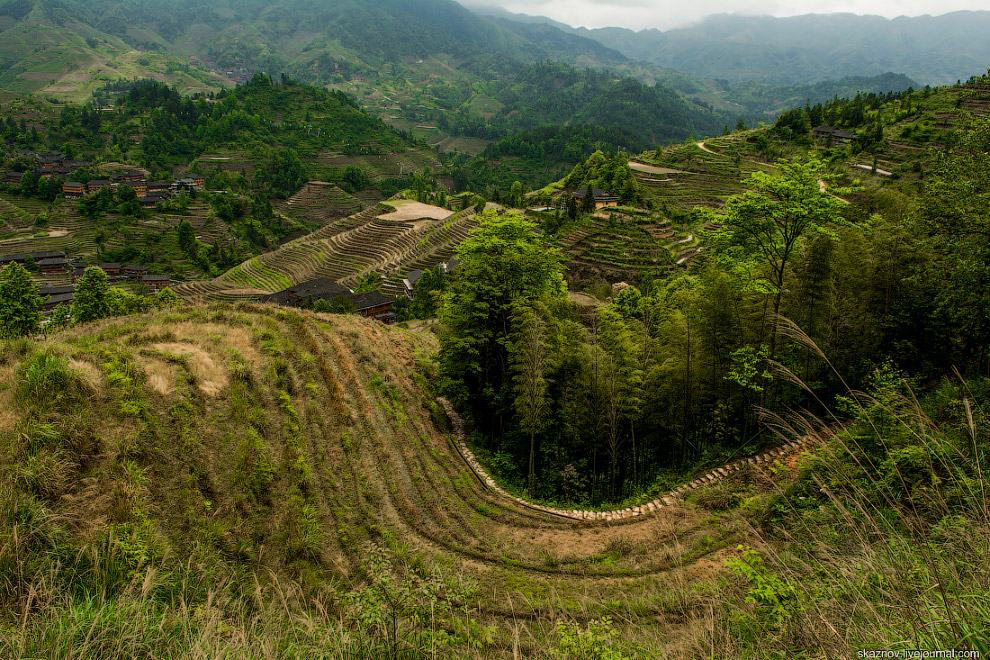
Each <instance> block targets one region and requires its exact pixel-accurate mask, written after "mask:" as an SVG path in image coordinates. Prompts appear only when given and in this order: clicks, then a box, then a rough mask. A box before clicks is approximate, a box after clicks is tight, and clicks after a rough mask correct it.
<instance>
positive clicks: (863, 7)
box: [458, 0, 990, 30]
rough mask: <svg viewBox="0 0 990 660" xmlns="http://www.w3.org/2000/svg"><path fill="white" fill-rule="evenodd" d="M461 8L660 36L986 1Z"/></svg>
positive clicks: (487, 1) (641, 2)
mask: <svg viewBox="0 0 990 660" xmlns="http://www.w3.org/2000/svg"><path fill="white" fill-rule="evenodd" d="M458 1H459V2H460V3H461V4H462V5H464V6H466V7H472V6H475V7H476V6H488V7H491V6H493V5H494V6H501V7H504V8H505V9H507V10H509V11H511V12H516V13H519V14H529V15H532V16H548V17H550V18H552V19H554V20H557V21H560V22H561V23H566V24H568V25H573V26H585V27H606V26H615V27H626V28H632V29H634V30H639V29H643V28H660V29H661V30H665V29H668V28H672V27H677V26H680V25H686V24H689V23H693V22H696V21H698V20H700V19H701V18H704V17H705V16H709V15H711V14H721V13H742V14H749V15H761V14H762V15H765V14H771V15H774V16H797V15H800V14H830V13H836V12H852V13H854V14H877V15H880V16H887V17H890V18H893V17H895V16H921V15H922V14H932V15H938V14H945V13H948V12H952V11H958V10H961V9H982V10H985V9H988V8H990V7H988V3H987V0H788V1H787V2H784V1H783V0H747V1H746V2H743V1H741V0H695V1H694V2H692V1H691V0H458Z"/></svg>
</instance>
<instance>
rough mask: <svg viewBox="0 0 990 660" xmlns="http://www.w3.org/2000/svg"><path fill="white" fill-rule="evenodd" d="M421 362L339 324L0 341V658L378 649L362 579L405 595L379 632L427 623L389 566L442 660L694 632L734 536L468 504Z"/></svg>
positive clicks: (141, 323)
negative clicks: (588, 628) (561, 622)
mask: <svg viewBox="0 0 990 660" xmlns="http://www.w3.org/2000/svg"><path fill="white" fill-rule="evenodd" d="M434 348H435V347H434V343H433V340H432V339H429V338H426V337H423V336H419V335H415V334H411V333H409V332H407V331H402V330H398V329H387V328H384V327H382V326H381V325H379V324H377V323H374V322H366V321H364V320H363V319H359V318H356V317H337V316H322V315H318V316H317V315H312V314H308V313H302V314H297V313H294V312H285V311H281V310H278V309H275V308H262V307H244V306H242V307H237V308H231V307H212V308H198V309H192V310H189V311H182V312H172V313H159V314H156V315H154V316H145V317H131V318H127V319H118V320H112V321H107V322H103V323H99V324H93V325H88V326H84V327H80V328H77V329H74V330H71V331H69V332H67V333H63V334H61V335H59V336H57V337H56V338H54V339H53V340H51V341H48V342H41V343H37V344H32V343H30V342H27V343H21V344H18V345H11V346H8V347H6V349H5V350H4V352H3V353H2V362H0V374H2V375H3V379H2V381H3V383H5V385H4V387H3V389H2V390H0V401H2V403H3V406H2V409H3V410H4V414H3V415H2V416H0V438H2V444H0V460H2V464H3V466H4V469H3V471H2V472H0V474H3V477H2V479H3V489H2V490H0V510H2V512H3V515H2V516H0V520H2V521H3V522H2V523H0V538H3V541H4V542H3V546H2V547H3V548H4V551H3V552H2V553H0V574H6V575H12V574H13V573H11V571H15V570H16V575H17V576H18V577H17V579H15V580H9V581H8V580H4V581H2V582H0V602H2V603H3V610H2V611H3V612H14V611H18V610H19V608H20V607H21V606H23V604H24V602H25V600H24V599H25V598H27V599H30V601H31V602H33V607H32V608H31V614H29V615H27V616H26V618H24V620H23V621H21V619H20V618H19V619H18V624H17V626H16V627H17V629H18V630H19V631H20V632H19V633H18V639H21V640H23V644H24V645H23V646H22V647H21V649H22V650H21V651H14V654H13V656H12V657H30V654H31V653H32V652H35V651H41V650H44V651H45V652H46V653H51V652H53V651H55V650H57V651H59V652H63V651H65V652H67V651H68V650H69V646H71V645H73V644H74V645H75V646H76V649H77V650H81V652H83V653H84V654H85V653H90V654H94V653H98V652H102V653H104V654H109V655H110V656H114V654H115V653H120V654H126V653H128V651H126V649H127V648H132V647H131V646H130V645H132V644H141V645H142V648H151V649H154V652H155V654H156V655H158V656H172V655H174V654H180V651H182V650H185V651H186V652H189V653H192V647H193V646H195V645H199V648H203V647H205V648H217V649H219V648H220V646H218V645H223V648H226V649H228V650H229V649H230V648H241V649H244V650H245V652H247V650H248V649H251V648H254V646H253V645H254V644H256V643H260V641H261V640H264V641H265V643H267V644H270V645H274V647H269V648H270V649H271V648H275V649H277V650H276V655H277V656H278V657H301V655H305V650H306V649H307V648H308V649H312V650H317V649H320V650H325V649H331V648H341V647H342V648H345V649H349V650H351V651H352V652H359V651H360V647H356V646H355V645H356V644H357V643H358V642H359V641H360V640H362V639H365V640H368V639H370V641H369V642H368V643H369V644H371V643H379V642H380V643H382V644H383V645H387V644H388V643H389V642H390V641H391V640H392V638H391V637H388V636H386V637H385V638H384V639H379V638H376V637H375V635H376V631H378V630H379V629H378V628H377V625H376V624H375V623H374V621H373V620H363V619H362V618H361V615H360V613H361V612H367V611H369V610H365V609H362V608H363V607H364V605H363V603H366V601H365V600H363V599H366V598H371V596H369V595H368V592H367V590H366V589H367V588H366V585H368V584H369V581H370V583H371V585H372V587H374V585H375V584H380V582H379V581H380V580H388V579H395V580H396V581H397V583H398V584H399V585H400V586H397V588H398V589H400V590H402V589H408V591H406V592H405V593H407V595H408V599H407V600H404V601H403V603H405V604H404V605H402V607H401V608H399V609H396V610H390V609H389V608H390V607H394V604H393V605H392V606H389V605H384V604H383V605H382V607H385V608H386V611H395V612H396V613H397V616H398V617H399V623H398V625H399V629H400V631H408V630H409V629H410V626H411V625H413V624H412V617H413V616H414V615H416V613H417V612H420V613H421V612H422V610H421V609H416V608H417V607H420V602H421V599H422V598H426V597H427V595H428V594H427V595H424V594H425V592H424V591H423V590H422V588H421V587H419V586H417V585H418V584H419V583H417V582H405V581H402V582H398V581H399V580H400V578H401V575H395V576H394V577H393V576H392V574H391V573H390V571H389V570H387V569H392V568H395V569H396V571H397V572H398V571H399V568H398V567H399V566H400V565H402V566H408V570H409V571H410V573H409V574H408V575H407V577H411V575H418V576H420V578H421V579H422V580H425V581H426V582H427V584H434V585H435V587H434V588H433V589H432V590H430V591H429V594H432V595H431V596H429V598H430V600H429V602H428V603H426V612H427V617H426V619H425V620H423V619H420V621H421V622H422V623H421V625H420V626H419V627H416V626H413V627H414V629H416V630H419V631H422V630H423V629H424V627H425V629H426V630H427V631H428V630H430V623H429V622H430V621H431V620H432V621H434V625H436V626H439V627H441V628H445V629H447V631H448V632H447V633H446V635H445V636H444V637H443V639H435V640H434V642H433V643H434V644H437V645H439V646H437V647H436V648H440V649H443V648H447V651H445V652H444V655H445V657H454V656H455V655H456V656H458V657H479V656H478V653H479V652H480V649H484V654H485V656H486V657H506V658H508V657H513V649H514V648H515V650H516V651H515V652H516V653H519V652H520V649H521V652H522V653H523V654H525V655H526V657H534V656H535V655H536V654H537V653H538V652H539V651H540V650H541V649H543V648H545V647H546V646H547V645H548V644H549V643H550V641H549V640H552V637H553V634H552V624H551V625H550V627H549V628H548V627H546V626H545V623H546V622H547V621H550V620H549V619H545V620H544V619H543V617H545V616H546V615H548V613H550V612H558V613H560V614H563V615H566V616H569V617H570V616H573V617H576V618H577V620H579V621H584V620H587V619H588V618H589V617H598V616H601V615H604V614H608V613H614V614H618V615H620V616H621V617H622V618H621V620H619V619H618V618H617V620H616V626H618V627H619V628H621V629H622V630H623V631H624V632H625V635H626V636H625V637H624V638H623V640H624V641H623V644H624V645H626V644H630V645H632V644H635V645H640V644H645V645H647V646H649V647H651V648H652V645H654V644H656V643H658V641H659V640H660V639H662V637H663V632H662V631H663V630H664V628H665V626H667V625H671V624H673V623H675V622H678V621H685V620H686V619H685V617H687V619H690V618H693V617H694V616H696V615H701V614H702V613H703V612H702V609H703V608H702V606H701V601H700V600H699V599H697V598H696V597H694V596H689V595H687V594H681V595H677V594H679V593H681V592H680V591H679V590H680V589H681V588H683V587H685V586H686V585H688V584H690V583H691V582H692V581H693V580H695V579H696V578H698V577H704V576H706V575H709V574H710V573H711V572H712V571H713V570H717V568H716V567H717V566H718V565H719V564H718V562H717V560H714V559H713V555H715V556H717V555H719V554H721V553H723V547H724V546H725V545H726V544H727V543H729V542H730V541H731V540H732V539H733V536H734V535H733V534H732V533H731V532H728V533H724V534H723V533H722V532H720V531H717V530H714V529H712V528H710V527H708V526H707V523H706V522H704V519H703V517H702V516H701V515H700V514H699V513H698V512H696V511H694V510H693V509H691V508H684V507H681V506H671V507H664V508H663V509H662V510H661V511H660V512H658V513H656V514H654V515H650V516H640V517H636V518H630V519H627V520H624V521H622V522H621V523H615V522H610V523H608V526H606V524H605V523H604V521H603V522H602V523H600V524H599V523H593V522H579V521H575V520H570V519H565V518H561V517H560V516H555V515H552V514H548V513H543V512H540V511H535V510H533V509H531V508H528V507H525V506H522V505H521V504H518V503H515V502H513V501H512V500H509V499H507V498H505V497H503V496H501V495H499V494H498V493H496V492H494V491H492V490H489V489H487V488H486V487H485V486H484V485H483V483H482V482H481V481H480V480H478V479H476V478H475V477H474V476H473V475H472V472H471V471H470V469H469V468H468V466H467V465H466V464H465V463H464V461H463V459H462V458H461V456H460V455H459V453H458V451H457V449H456V445H454V444H452V443H451V442H449V440H448V438H447V437H445V435H444V432H443V430H444V424H445V423H446V422H445V421H444V420H445V417H444V415H443V413H442V412H441V411H440V409H439V407H438V406H437V404H436V403H435V402H434V401H433V399H432V397H431V396H430V395H429V394H428V393H427V392H426V391H425V390H424V389H423V385H424V384H425V382H426V381H427V380H429V378H430V377H431V374H430V373H429V372H428V371H427V372H425V373H424V372H422V371H420V368H419V367H418V366H417V364H418V362H419V359H420V357H421V356H426V355H429V354H430V353H432V352H433V350H434ZM675 528H676V530H677V531H676V535H673V530H674V529H675ZM647 549H649V550H647ZM382 553H385V554H384V556H385V557H386V559H384V560H383V559H382V557H383V555H382ZM383 562H384V563H385V564H387V566H384V565H383ZM15 567H16V568H15ZM369 572H370V574H369ZM140 585H143V586H140ZM29 594H31V595H29ZM252 594H253V595H252ZM280 594H281V595H280ZM283 598H285V599H287V600H283ZM367 606H368V607H371V608H372V610H373V609H374V606H373V605H371V604H367ZM431 606H432V607H433V615H432V616H433V617H435V618H432V619H431V615H430V607H431ZM451 608H454V611H455V612H461V613H462V614H456V615H453V616H448V615H449V614H450V612H451ZM114 612H116V613H117V614H116V615H115V614H113V613H114ZM280 612H281V614H279V613H280ZM320 612H322V614H321V613H320ZM463 614H467V619H466V620H462V621H461V622H460V623H458V617H461V618H462V619H463ZM160 615H164V616H166V617H167V618H168V619H169V621H170V623H169V624H168V625H167V626H166V627H165V628H164V629H160V628H158V627H157V626H156V624H154V623H153V621H154V620H155V617H156V616H160ZM4 616H6V615H4ZM108 617H110V618H113V617H118V618H116V619H114V621H115V622H114V623H111V620H110V619H108ZM245 617H247V618H245ZM300 617H301V618H300ZM338 617H340V618H338ZM158 620H159V622H160V621H161V619H160V618H159V619H158ZM249 620H253V621H254V623H248V621H249ZM307 621H308V622H309V623H307ZM334 621H336V623H335V622H334ZM125 622H126V623H125ZM7 623H8V622H7V621H6V620H4V621H3V625H4V626H6V625H7ZM22 624H23V625H22ZM314 625H315V626H316V627H313V626H314ZM352 625H354V626H356V627H353V628H349V627H350V626H352ZM217 626H219V628H217ZM272 626H273V627H274V628H273V627H272ZM90 627H95V628H96V629H98V630H99V631H100V632H99V633H98V634H95V635H94V636H92V637H86V635H85V634H83V636H82V637H79V638H75V637H74V635H75V634H76V633H77V632H79V631H82V630H85V629H87V628H90ZM513 629H515V631H516V632H515V633H513ZM183 630H184V632H181V631H183ZM211 630H212V631H213V632H211ZM278 630H281V631H282V633H279V632H278ZM348 630H349V632H347V633H346V635H345V631H348ZM285 633H288V635H289V636H288V637H286V636H285ZM520 633H521V637H520ZM290 638H291V640H292V641H291V642H290ZM4 639H5V640H12V639H13V638H10V637H7V636H6V635H5V636H4ZM73 639H75V642H73V641H72V640H73ZM404 639H405V640H406V641H407V642H408V640H409V639H413V638H411V637H404ZM18 643H19V642H18ZM290 643H291V644H292V646H288V645H289V644H290ZM403 643H404V644H405V643H406V642H403ZM409 643H412V642H409ZM4 644H6V641H4V642H0V650H4ZM283 645H285V646H283ZM376 648H377V647H376ZM100 649H102V650H100ZM7 650H11V649H9V648H8V649H7ZM324 652H326V651H324ZM25 653H27V654H28V655H27V656H25V655H24V654H25ZM365 653H368V654H370V651H368V650H367V648H366V650H365ZM57 657H62V656H57ZM183 657H186V656H183ZM189 657H199V656H195V655H193V656H189ZM250 657H261V656H260V655H258V656H255V655H250ZM322 657H328V656H326V655H324V656H322ZM329 657H340V656H338V655H333V656H329ZM362 657H374V656H371V655H364V656H362ZM425 657H428V656H425Z"/></svg>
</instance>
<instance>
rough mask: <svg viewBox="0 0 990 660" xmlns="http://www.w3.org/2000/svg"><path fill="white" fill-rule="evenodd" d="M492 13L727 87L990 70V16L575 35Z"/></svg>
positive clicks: (757, 23) (822, 20)
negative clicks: (891, 73) (742, 83)
mask: <svg viewBox="0 0 990 660" xmlns="http://www.w3.org/2000/svg"><path fill="white" fill-rule="evenodd" d="M489 13H493V14H495V15H497V16H498V17H499V18H502V19H506V18H512V19H513V20H516V21H517V22H520V23H521V24H526V25H532V24H533V23H545V24H549V25H552V26H553V27H556V28H558V29H562V30H565V31H569V32H571V33H572V34H575V35H579V36H584V37H590V38H593V39H596V40H598V41H599V42H601V43H602V44H604V45H605V46H608V47H609V48H612V49H615V50H617V51H619V52H620V53H622V54H623V55H626V56H627V57H629V58H632V59H634V60H643V61H647V62H651V63H654V64H657V65H659V66H663V67H669V68H672V69H676V70H678V71H683V72H685V73H688V74H690V75H693V76H697V77H701V78H713V79H720V80H725V81H728V82H730V83H737V82H740V81H757V82H764V83H773V84H808V83H814V82H818V81H821V80H826V79H836V78H844V77H848V76H875V75H880V74H883V73H887V72H889V71H895V72H898V73H902V74H904V75H906V76H908V77H909V78H911V79H913V80H916V81H918V82H919V83H921V84H922V85H925V84H931V85H937V84H947V83H954V82H955V81H956V80H958V79H963V80H965V79H967V78H969V77H970V76H972V75H979V74H981V73H983V72H985V71H986V69H987V66H988V65H990V40H988V39H987V38H986V35H987V34H990V11H961V12H954V13H950V14H945V15H942V16H919V17H915V18H908V17H900V18H895V19H887V18H883V17H880V16H857V15H855V14H828V15H820V14H810V15H805V16H795V17H790V18H773V17H768V16H763V17H748V16H739V15H718V16H712V17H709V18H708V19H706V20H704V21H702V22H701V23H699V24H697V25H694V26H691V27H686V28H679V29H674V30H668V31H666V32H661V31H659V30H642V31H639V32H636V31H633V30H628V29H624V28H602V29H595V30H589V29H586V28H570V27H568V26H565V25H563V24H561V23H558V22H554V21H550V20H549V19H543V18H537V17H532V16H519V15H513V14H508V13H507V12H498V11H492V12H489Z"/></svg>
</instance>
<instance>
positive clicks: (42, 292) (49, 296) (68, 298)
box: [38, 285, 76, 312]
mask: <svg viewBox="0 0 990 660" xmlns="http://www.w3.org/2000/svg"><path fill="white" fill-rule="evenodd" d="M75 292H76V287H75V286H71V285H70V286H49V285H42V287H41V288H40V289H39V290H38V295H39V296H41V298H42V300H44V302H43V303H42V304H41V308H42V309H43V310H44V311H46V312H50V311H52V310H54V309H55V308H56V307H58V306H59V305H70V306H71V305H72V299H73V297H74V296H75Z"/></svg>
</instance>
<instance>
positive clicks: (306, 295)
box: [261, 278, 351, 307]
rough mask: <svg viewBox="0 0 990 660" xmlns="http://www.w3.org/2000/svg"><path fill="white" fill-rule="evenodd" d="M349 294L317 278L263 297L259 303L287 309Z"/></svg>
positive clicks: (335, 285)
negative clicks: (282, 306) (272, 304)
mask: <svg viewBox="0 0 990 660" xmlns="http://www.w3.org/2000/svg"><path fill="white" fill-rule="evenodd" d="M350 294H351V290H350V289H348V288H347V287H345V286H342V285H340V284H338V283H337V282H334V281H333V280H328V279H325V278H318V279H315V280H308V281H306V282H300V283H299V284H294V285H293V286H290V287H289V288H288V289H284V290H282V291H279V292H278V293H273V294H271V295H269V296H265V297H264V298H262V299H261V301H262V302H268V303H275V304H276V305H286V306H288V307H302V306H303V305H305V304H309V303H314V302H316V301H317V300H334V299H336V298H337V297H339V296H342V295H345V296H346V295H350Z"/></svg>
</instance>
